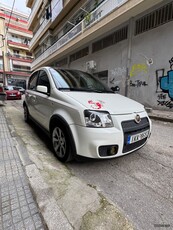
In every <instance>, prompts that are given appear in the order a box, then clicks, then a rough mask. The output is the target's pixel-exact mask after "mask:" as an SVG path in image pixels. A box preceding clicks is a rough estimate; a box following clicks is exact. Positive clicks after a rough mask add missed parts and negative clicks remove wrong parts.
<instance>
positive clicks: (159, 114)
mask: <svg viewBox="0 0 173 230" xmlns="http://www.w3.org/2000/svg"><path fill="white" fill-rule="evenodd" d="M146 110H147V112H148V116H149V117H150V118H151V119H153V120H160V121H165V122H171V123H173V109H172V110H170V111H162V110H153V109H148V108H146Z"/></svg>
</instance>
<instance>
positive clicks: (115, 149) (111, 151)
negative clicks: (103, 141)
mask: <svg viewBox="0 0 173 230" xmlns="http://www.w3.org/2000/svg"><path fill="white" fill-rule="evenodd" d="M108 150H109V151H108V155H115V154H117V152H118V147H117V145H116V146H112V147H111V148H110V149H108Z"/></svg>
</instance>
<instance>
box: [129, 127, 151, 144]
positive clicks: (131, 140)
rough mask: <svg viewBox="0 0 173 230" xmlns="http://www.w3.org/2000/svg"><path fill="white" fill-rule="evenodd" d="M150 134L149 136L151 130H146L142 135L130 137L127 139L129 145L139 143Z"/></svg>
mask: <svg viewBox="0 0 173 230" xmlns="http://www.w3.org/2000/svg"><path fill="white" fill-rule="evenodd" d="M148 134H149V130H146V131H144V132H142V133H138V134H135V135H132V136H130V135H129V136H128V139H127V144H132V143H135V142H137V141H140V140H142V139H144V138H146V137H148Z"/></svg>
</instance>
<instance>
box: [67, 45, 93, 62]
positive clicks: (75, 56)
mask: <svg viewBox="0 0 173 230" xmlns="http://www.w3.org/2000/svg"><path fill="white" fill-rule="evenodd" d="M88 54H89V47H86V48H84V49H82V50H79V51H78V52H76V53H74V54H72V55H70V62H73V61H75V60H77V59H79V58H82V57H84V56H87V55H88Z"/></svg>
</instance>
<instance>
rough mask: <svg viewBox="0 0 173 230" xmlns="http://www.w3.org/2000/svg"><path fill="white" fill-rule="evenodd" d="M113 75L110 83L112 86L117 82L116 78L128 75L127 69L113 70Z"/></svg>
mask: <svg viewBox="0 0 173 230" xmlns="http://www.w3.org/2000/svg"><path fill="white" fill-rule="evenodd" d="M110 72H111V75H112V76H113V77H112V78H111V79H110V81H109V82H110V83H111V84H115V82H116V78H117V77H119V76H121V77H122V76H123V75H125V73H126V68H125V67H117V68H114V69H112V70H111V71H110Z"/></svg>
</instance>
